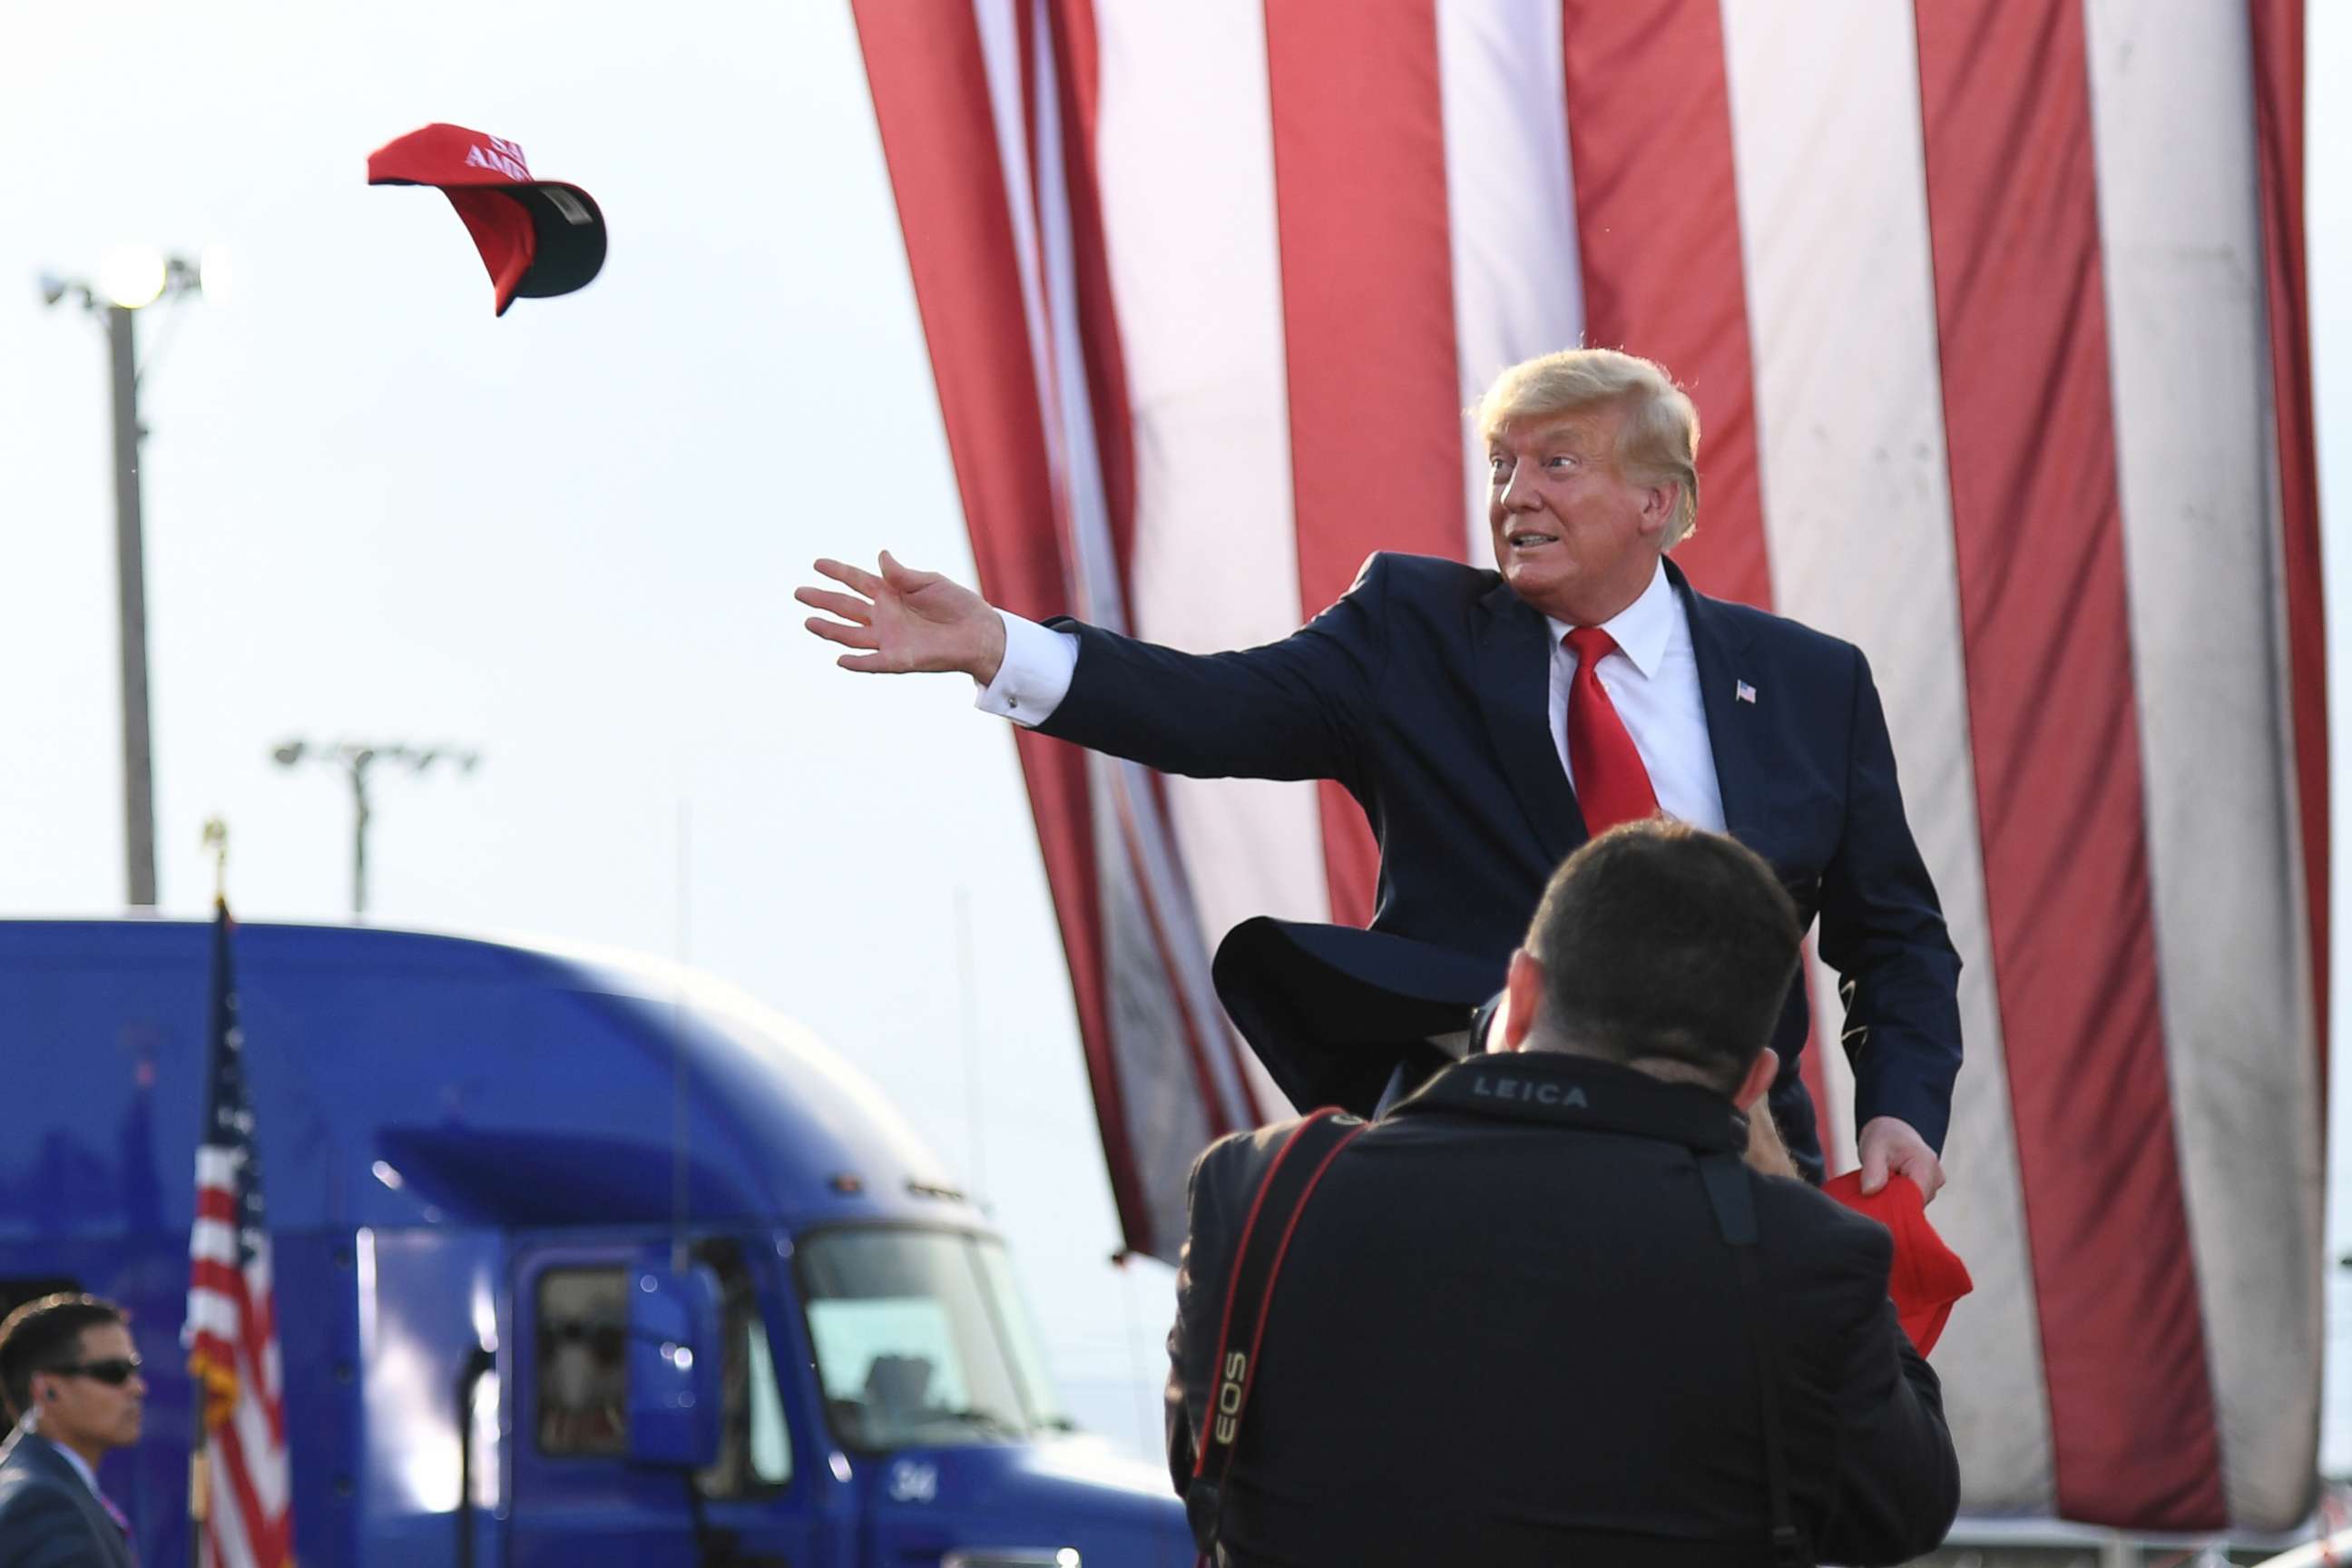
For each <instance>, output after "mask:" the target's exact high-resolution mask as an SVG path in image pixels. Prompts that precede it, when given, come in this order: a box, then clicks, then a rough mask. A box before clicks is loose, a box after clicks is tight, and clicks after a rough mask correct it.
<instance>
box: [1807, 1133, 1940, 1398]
mask: <svg viewBox="0 0 2352 1568" xmlns="http://www.w3.org/2000/svg"><path fill="white" fill-rule="evenodd" d="M1822 1192H1824V1193H1827V1194H1829V1195H1830V1196H1831V1197H1833V1198H1835V1199H1836V1200H1837V1201H1838V1202H1840V1203H1842V1204H1843V1205H1845V1206H1846V1207H1848V1208H1850V1209H1852V1210H1853V1211H1854V1212H1855V1213H1856V1214H1865V1215H1869V1216H1870V1217H1871V1218H1873V1219H1874V1220H1876V1221H1877V1222H1878V1223H1879V1224H1881V1225H1883V1226H1885V1227H1886V1228H1887V1231H1888V1232H1889V1233H1890V1234H1891V1235H1892V1236H1893V1237H1895V1266H1894V1267H1893V1268H1890V1269H1889V1270H1888V1271H1887V1276H1886V1293H1887V1294H1888V1295H1889V1296H1892V1297H1893V1298H1894V1299H1895V1316H1896V1317H1897V1318H1900V1319H1901V1320H1902V1321H1903V1331H1904V1332H1905V1333H1906V1334H1908V1335H1910V1336H1911V1343H1912V1344H1913V1345H1914V1346H1915V1347H1916V1349H1917V1350H1918V1352H1919V1353H1920V1354H1921V1355H1926V1354H1927V1352H1929V1351H1931V1350H1934V1349H1935V1348H1936V1341H1937V1339H1938V1338H1939V1337H1941V1335H1942V1334H1943V1331H1944V1323H1945V1321H1946V1320H1947V1319H1948V1318H1950V1317H1951V1315H1952V1303H1953V1302H1955V1301H1957V1300H1959V1299H1960V1298H1961V1297H1963V1296H1965V1295H1967V1294H1968V1293H1969V1291H1971V1290H1973V1289H1976V1281H1974V1280H1972V1279H1969V1269H1968V1265H1967V1264H1965V1263H1962V1262H1961V1261H1960V1255H1959V1254H1958V1253H1957V1252H1954V1251H1953V1250H1952V1249H1951V1248H1950V1247H1947V1246H1945V1245H1944V1238H1943V1237H1940V1236H1937V1234H1936V1227H1935V1226H1932V1225H1929V1224H1928V1223H1927V1198H1926V1197H1925V1196H1924V1195H1923V1194H1921V1193H1920V1191H1919V1184H1918V1183H1916V1182H1915V1181H1913V1180H1912V1179H1911V1178H1910V1177H1908V1176H1900V1177H1896V1176H1890V1177H1888V1178H1887V1182H1886V1184H1885V1186H1883V1187H1881V1188H1879V1189H1878V1191H1876V1192H1875V1193H1873V1194H1870V1195H1869V1196H1868V1197H1864V1196H1863V1193H1862V1173H1861V1172H1860V1171H1849V1172H1847V1173H1845V1174H1844V1175H1843V1176H1839V1177H1837V1178H1836V1179H1835V1180H1833V1181H1830V1182H1826V1183H1823V1184H1822Z"/></svg>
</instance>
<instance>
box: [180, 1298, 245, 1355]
mask: <svg viewBox="0 0 2352 1568" xmlns="http://www.w3.org/2000/svg"><path fill="white" fill-rule="evenodd" d="M188 1326H189V1327H190V1328H191V1329H193V1330H194V1331H196V1332H197V1333H200V1334H213V1335H215V1336H217V1337H218V1338H220V1339H222V1340H225V1341H226V1342H229V1343H230V1344H235V1343H236V1340H237V1334H238V1331H239V1329H240V1326H241V1325H240V1324H239V1323H238V1321H237V1311H236V1302H234V1301H232V1300H229V1299H228V1298H227V1297H226V1296H224V1295H222V1294H221V1293H220V1292H219V1291H217V1290H203V1289H198V1290H191V1291H189V1292H188Z"/></svg>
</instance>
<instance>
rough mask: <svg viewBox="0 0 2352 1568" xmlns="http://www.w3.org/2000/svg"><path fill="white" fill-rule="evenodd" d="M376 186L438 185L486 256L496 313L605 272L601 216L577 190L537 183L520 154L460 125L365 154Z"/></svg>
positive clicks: (415, 135)
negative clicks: (518, 297)
mask: <svg viewBox="0 0 2352 1568" xmlns="http://www.w3.org/2000/svg"><path fill="white" fill-rule="evenodd" d="M368 184H371V185H433V186H436V187H438V188H439V190H440V191H441V194H442V195H446V196H447V197H448V198H449V205H451V206H453V207H456V208H457V216H458V217H460V218H462V219H463V220H465V225H466V229H467V233H469V234H471V235H472V236H473V237H474V247H475V248H476V249H477V250H479V251H480V252H481V253H482V265H483V266H485V267H487V268H489V270H490V283H491V286H492V287H493V288H494V289H496V290H497V294H498V313H499V315H501V316H503V315H505V314H506V313H507V307H508V306H509V305H510V304H512V303H513V302H514V300H515V298H516V297H517V296H518V295H520V296H521V297H523V298H525V299H531V300H542V299H547V298H550V297H551V296H553V295H557V294H569V293H571V292H572V290H573V289H582V288H585V287H586V286H587V284H588V281H589V279H593V278H594V277H595V276H596V273H597V269H598V268H602V267H603V266H604V214H603V213H601V212H599V211H598V210H597V209H596V203H595V201H594V199H593V198H592V197H591V196H590V195H588V193H587V192H585V191H583V190H582V189H581V188H580V187H579V186H577V185H567V184H562V183H561V182H559V181H554V180H534V179H532V178H531V174H530V165H529V164H527V163H524V162H523V156H522V149H521V148H520V147H518V146H517V145H515V144H514V143H513V142H506V141H501V140H500V139H499V138H498V137H496V136H486V135H484V134H483V133H482V132H478V131H468V130H467V129H466V128H465V127H464V126H462V125H428V126H426V127H425V128H424V129H423V130H422V131H412V132H409V133H408V134H407V135H405V136H403V137H401V138H400V139H399V140H397V141H394V142H385V143H384V144H383V146H381V147H379V148H377V149H376V150H375V151H374V152H373V153H369V154H368Z"/></svg>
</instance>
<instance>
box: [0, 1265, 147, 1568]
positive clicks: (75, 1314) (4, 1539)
mask: <svg viewBox="0 0 2352 1568" xmlns="http://www.w3.org/2000/svg"><path fill="white" fill-rule="evenodd" d="M146 1398H147V1384H146V1380H145V1379H143V1378H142V1377H141V1376H140V1375H139V1352H138V1351H137V1350H136V1349H135V1348H133V1346H132V1344H131V1330H130V1328H129V1326H128V1325H127V1323H126V1322H125V1321H124V1317H123V1312H122V1309H121V1308H120V1307H117V1306H116V1305H114V1304H113V1303H112V1302H110V1301H104V1300H100V1299H99V1298H97V1297H95V1296H77V1295H62V1296H47V1297H43V1298H42V1299H41V1300H37V1301H28V1302H26V1304H25V1305H24V1306H22V1307H19V1308H17V1309H16V1310H15V1311H14V1312H11V1313H10V1314H9V1315H8V1319H7V1321H6V1322H5V1323H0V1402H5V1405H6V1410H7V1415H8V1416H9V1418H10V1420H11V1421H12V1422H13V1424H14V1425H13V1429H12V1430H11V1431H10V1432H9V1434H8V1437H7V1440H6V1442H5V1444H0V1568H136V1564H137V1563H138V1558H137V1557H136V1555H135V1554H134V1553H133V1552H132V1551H131V1521H129V1520H128V1519H126V1518H125V1517H124V1516H123V1513H122V1510H120V1509H118V1508H117V1507H115V1505H114V1504H113V1503H112V1502H111V1501H110V1500H108V1498H107V1496H106V1494H105V1493H104V1492H102V1491H100V1489H99V1485H98V1465H99V1461H100V1460H101V1459H103V1458H105V1457H106V1456H107V1455H108V1454H110V1453H111V1452H113V1451H114V1450H115V1449H117V1448H126V1447H130V1446H131V1445H132V1444H133V1443H136V1442H137V1441H139V1425H140V1415H141V1410H142V1405H144V1403H145V1401H146Z"/></svg>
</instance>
